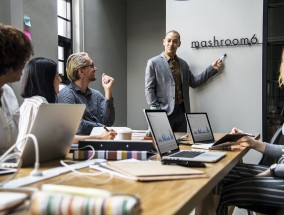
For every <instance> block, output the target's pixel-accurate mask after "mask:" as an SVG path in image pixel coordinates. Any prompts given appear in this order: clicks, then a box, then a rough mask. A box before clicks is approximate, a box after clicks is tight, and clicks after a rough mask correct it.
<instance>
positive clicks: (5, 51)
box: [0, 23, 33, 155]
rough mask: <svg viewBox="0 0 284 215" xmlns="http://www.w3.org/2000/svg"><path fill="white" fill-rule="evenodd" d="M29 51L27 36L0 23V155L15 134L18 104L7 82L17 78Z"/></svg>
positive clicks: (30, 47) (30, 48) (18, 78)
mask: <svg viewBox="0 0 284 215" xmlns="http://www.w3.org/2000/svg"><path fill="white" fill-rule="evenodd" d="M31 55H33V48H32V44H31V42H30V40H29V39H28V38H27V36H26V35H25V34H24V33H23V32H21V31H20V30H18V29H16V28H14V27H12V26H9V25H4V24H1V23H0V137H1V138H0V155H1V154H3V153H4V152H5V151H6V150H7V149H8V148H9V147H10V146H11V145H13V144H14V143H15V141H16V139H17V135H18V121H19V104H18V100H17V98H16V96H15V94H14V92H13V90H12V88H11V87H10V86H9V85H8V83H13V82H16V81H19V80H20V78H21V75H22V70H23V68H24V66H25V63H26V62H27V61H28V60H29V58H30V56H31Z"/></svg>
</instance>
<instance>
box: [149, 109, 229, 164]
mask: <svg viewBox="0 0 284 215" xmlns="http://www.w3.org/2000/svg"><path fill="white" fill-rule="evenodd" d="M144 114H145V117H146V120H147V122H148V125H149V127H150V129H151V132H152V136H153V138H154V141H155V143H156V147H157V149H158V152H159V154H160V156H161V158H162V159H173V160H185V161H201V162H216V161H218V160H220V159H221V158H223V157H224V156H226V153H225V152H209V151H206V152H204V151H190V150H184V151H182V150H180V148H179V146H178V144H177V141H176V138H175V135H174V133H173V131H172V128H171V126H170V122H169V120H168V116H167V113H166V111H165V110H146V109H144Z"/></svg>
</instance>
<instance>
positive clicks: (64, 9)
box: [57, 0, 72, 84]
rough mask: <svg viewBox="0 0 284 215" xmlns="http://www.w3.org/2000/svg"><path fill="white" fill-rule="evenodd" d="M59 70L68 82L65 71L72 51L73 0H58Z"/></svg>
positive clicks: (65, 81)
mask: <svg viewBox="0 0 284 215" xmlns="http://www.w3.org/2000/svg"><path fill="white" fill-rule="evenodd" d="M57 31H58V72H59V74H60V75H61V77H62V83H63V84H68V83H69V80H68V78H67V74H66V72H65V68H66V62H67V58H68V56H69V55H70V54H71V53H72V0H57Z"/></svg>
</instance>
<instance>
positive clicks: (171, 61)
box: [145, 30, 222, 132]
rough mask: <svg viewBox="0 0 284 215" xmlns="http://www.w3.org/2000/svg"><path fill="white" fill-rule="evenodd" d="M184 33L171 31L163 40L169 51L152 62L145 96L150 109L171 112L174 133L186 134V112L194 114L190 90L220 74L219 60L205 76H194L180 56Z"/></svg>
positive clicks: (147, 75)
mask: <svg viewBox="0 0 284 215" xmlns="http://www.w3.org/2000/svg"><path fill="white" fill-rule="evenodd" d="M180 44H181V41H180V34H179V33H178V32H177V31H174V30H172V31H169V32H168V33H167V34H166V35H165V38H164V39H163V45H164V46H165V51H164V52H163V53H161V54H160V55H158V56H156V57H153V58H151V59H150V60H148V63H147V67H146V75H145V96H146V100H147V103H148V105H149V106H151V107H156V108H158V109H165V110H166V111H167V114H168V117H169V121H170V124H171V127H172V129H173V131H174V132H186V131H187V124H186V119H185V116H184V113H185V112H190V104H189V87H192V88H195V87H198V86H200V85H201V84H203V83H204V82H206V81H207V80H208V79H209V78H210V77H212V76H213V75H215V74H216V73H217V72H218V69H219V68H220V67H221V65H222V61H221V60H219V59H218V60H216V61H215V62H213V63H212V65H211V66H209V67H208V68H207V69H206V70H205V71H204V72H202V73H201V74H199V75H197V76H194V75H193V74H192V73H191V71H190V70H189V66H188V64H187V63H186V61H185V60H183V59H181V58H179V57H178V56H177V55H176V51H177V49H178V48H179V47H180Z"/></svg>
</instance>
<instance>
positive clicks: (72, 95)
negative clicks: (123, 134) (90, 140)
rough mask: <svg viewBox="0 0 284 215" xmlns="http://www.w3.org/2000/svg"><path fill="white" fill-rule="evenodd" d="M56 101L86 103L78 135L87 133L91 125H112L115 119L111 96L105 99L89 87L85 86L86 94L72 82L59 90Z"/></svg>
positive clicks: (89, 131) (90, 129) (91, 127)
mask: <svg viewBox="0 0 284 215" xmlns="http://www.w3.org/2000/svg"><path fill="white" fill-rule="evenodd" d="M58 103H69V104H85V105H86V110H85V112H84V115H83V117H82V120H81V123H80V125H79V128H78V131H77V134H78V135H89V134H90V133H91V131H92V129H93V127H99V126H102V125H107V126H112V125H113V123H114V120H115V109H114V103H113V98H112V99H110V100H107V99H105V97H104V96H103V95H102V94H101V93H100V92H99V91H97V90H94V89H91V88H87V91H86V94H84V93H82V92H81V90H80V88H79V87H78V86H76V85H75V84H74V83H73V82H71V83H70V84H69V85H68V86H67V87H65V88H63V89H62V90H60V92H59V94H58Z"/></svg>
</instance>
